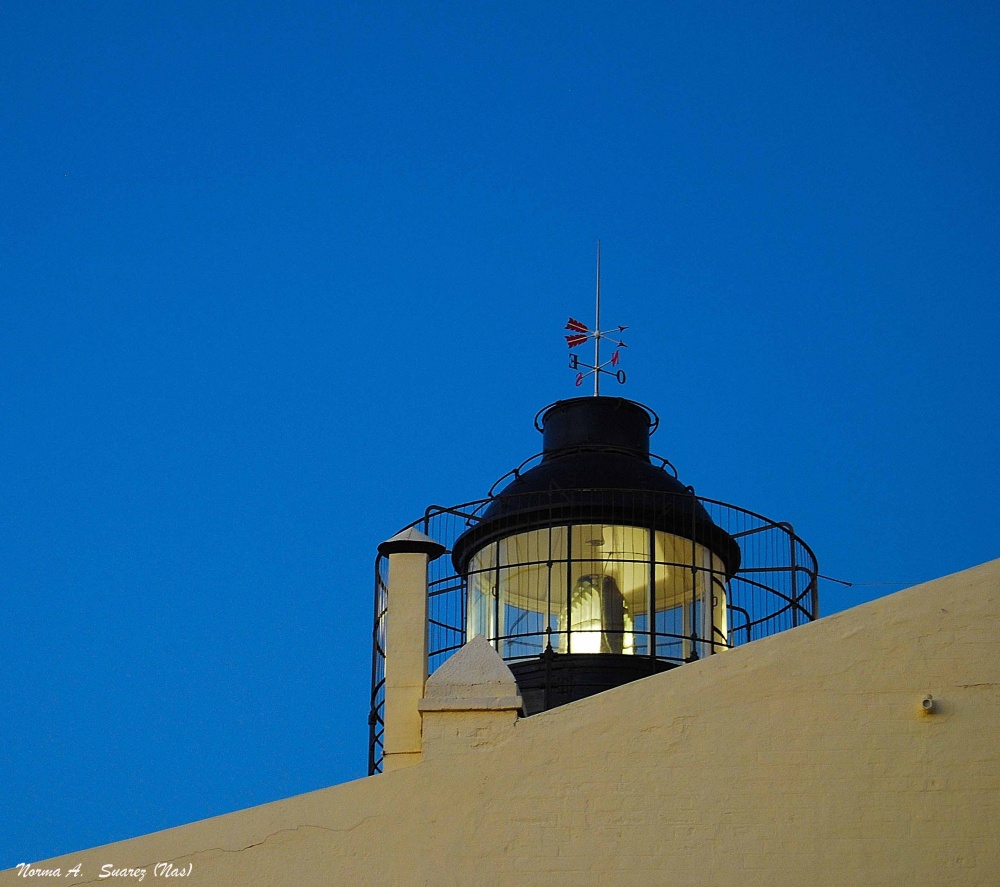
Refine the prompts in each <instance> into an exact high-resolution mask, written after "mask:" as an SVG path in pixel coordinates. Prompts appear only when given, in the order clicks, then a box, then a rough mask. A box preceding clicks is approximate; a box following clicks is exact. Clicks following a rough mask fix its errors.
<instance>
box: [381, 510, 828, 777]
mask: <svg viewBox="0 0 1000 887" xmlns="http://www.w3.org/2000/svg"><path fill="white" fill-rule="evenodd" d="M612 492H621V493H627V492H629V491H612ZM534 495H537V494H534ZM650 495H652V496H656V497H663V498H664V501H665V502H666V501H667V499H668V498H669V497H674V496H677V495H682V494H674V493H655V494H650V493H648V492H644V493H643V496H644V497H649V496H650ZM690 495H691V496H692V497H694V498H696V499H697V500H698V502H699V503H700V504H701V506H702V507H703V508H704V509H705V510H706V511H707V512H708V514H709V516H710V517H711V518H712V520H713V521H714V523H715V524H716V525H718V526H719V527H721V528H722V529H723V530H725V531H726V532H727V533H728V534H729V535H730V536H731V537H732V538H733V539H735V540H736V542H737V543H738V544H739V546H740V552H741V565H740V568H739V570H738V571H737V572H736V574H735V575H734V576H733V577H732V578H731V579H730V580H729V582H728V589H727V607H726V611H727V625H728V637H727V638H725V639H724V642H723V643H722V644H721V646H722V647H726V646H728V647H738V646H741V645H743V644H746V643H749V642H751V641H755V640H758V639H759V638H762V637H767V636H769V635H772V634H776V633H777V632H779V631H784V630H785V629H787V628H794V627H795V626H797V625H800V624H802V623H805V622H809V621H812V620H813V619H816V618H817V617H818V615H819V590H818V582H819V567H818V564H817V562H816V557H815V555H814V554H813V552H812V550H811V549H810V548H809V546H808V545H806V543H805V542H803V541H802V540H801V539H800V538H799V537H798V536H797V535H796V534H795V532H794V530H793V529H792V527H791V525H790V524H788V523H780V522H777V521H773V520H771V519H769V518H767V517H764V516H763V515H761V514H757V513H755V512H752V511H748V510H747V509H745V508H739V507H737V506H735V505H730V504H728V503H726V502H721V501H719V500H716V499H706V498H704V497H701V496H694V494H693V493H691V494H690ZM494 501H495V498H492V497H491V498H487V499H477V500H473V501H471V502H465V503H463V504H461V505H453V506H442V505H431V506H429V507H428V508H427V509H426V510H425V511H424V514H423V516H422V517H420V518H418V519H417V520H415V521H413V522H412V523H410V524H408V525H407V526H406V527H404V528H403V529H404V530H406V529H409V528H410V527H416V528H417V529H419V530H420V531H421V532H423V533H426V534H427V535H428V536H430V537H431V538H432V539H434V540H436V541H437V542H440V543H441V544H442V545H444V546H445V547H446V549H447V552H448V553H447V554H445V555H443V556H442V557H439V558H437V559H436V560H434V561H432V562H431V564H430V565H429V567H428V629H427V631H428V638H427V640H428V657H427V673H428V674H430V673H432V672H433V671H434V670H435V669H437V668H438V667H439V666H440V665H441V664H442V663H443V662H445V660H447V659H448V657H450V656H451V655H452V654H453V653H454V652H455V651H456V650H458V649H459V648H460V647H461V646H462V645H463V644H464V643H465V641H466V637H465V634H466V628H465V626H466V615H467V612H466V607H467V598H466V585H465V580H464V579H463V578H462V577H461V576H459V575H457V574H456V572H455V568H454V566H453V565H452V561H451V558H450V557H449V556H448V555H449V554H450V552H451V548H452V546H453V544H454V542H455V540H456V539H457V538H458V537H459V536H460V535H461V534H462V533H464V532H465V531H466V530H467V529H469V527H471V526H472V525H474V524H475V523H477V522H478V521H479V520H480V519H481V516H482V514H483V512H484V510H485V509H486V508H487V507H488V506H489V505H490V504H491V503H492V502H494ZM675 566H680V567H686V568H692V569H694V568H695V567H694V565H692V564H676V565H675ZM388 618H389V589H388V560H387V558H385V557H384V556H383V555H379V556H378V557H377V558H376V560H375V612H374V626H373V632H372V693H371V712H370V714H369V728H370V733H369V750H368V772H369V773H378V772H381V766H382V755H383V733H384V721H383V709H384V705H385V634H386V624H387V620H388ZM650 633H651V635H655V637H654V638H653V640H652V641H651V644H650V646H649V649H651V650H657V651H658V652H659V655H657V658H659V659H668V660H673V661H675V662H680V661H683V660H681V659H680V657H679V656H672V655H669V654H668V655H663V654H662V651H663V650H669V649H670V641H676V642H677V646H678V648H679V647H680V644H681V642H683V641H687V640H691V639H692V638H691V637H687V636H686V637H681V636H680V635H676V634H671V633H669V632H656V631H651V632H650ZM537 637H538V635H537V633H536V632H516V631H509V632H508V633H507V634H506V635H505V636H503V637H501V638H499V639H498V640H499V641H518V643H517V644H515V645H504V649H511V647H513V648H515V649H517V650H519V651H520V653H519V655H520V657H522V658H523V657H524V656H525V655H533V654H534V651H533V650H532V651H531V652H527V651H528V649H529V648H528V647H526V646H525V644H529V645H530V643H531V642H532V638H537ZM693 639H694V640H698V641H705V642H708V643H710V644H712V645H713V646H716V647H718V646H719V645H718V644H717V643H716V642H717V641H718V640H719V639H718V638H693ZM656 640H660V641H662V642H663V643H656V642H655V641H656ZM541 652H542V649H541V646H539V649H538V650H537V653H538V654H540V653H541ZM507 658H509V659H513V658H517V656H508V657H507Z"/></svg>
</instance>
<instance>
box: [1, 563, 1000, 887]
mask: <svg viewBox="0 0 1000 887" xmlns="http://www.w3.org/2000/svg"><path fill="white" fill-rule="evenodd" d="M998 638H1000V561H993V562H991V563H989V564H985V565H983V566H981V567H977V568H975V569H972V570H968V571H966V572H964V573H959V574H956V575H954V576H949V577H947V578H944V579H940V580H938V581H936V582H932V583H929V584H926V585H922V586H917V587H915V588H912V589H909V590H907V591H903V592H900V593H898V594H895V595H892V596H890V597H887V598H883V599H881V600H878V601H875V602H873V603H871V604H866V605H865V606H862V607H858V608H856V609H854V610H851V611H848V612H845V613H840V614H837V615H835V616H830V617H827V618H825V619H822V620H820V621H819V622H816V623H813V624H810V625H806V626H803V627H801V628H797V629H793V630H792V631H789V632H785V633H783V634H779V635H775V636H773V637H770V638H767V639H765V640H761V641H757V642H756V643H753V644H750V645H748V646H745V647H740V648H738V649H736V650H732V651H729V652H725V653H722V654H720V655H718V656H714V657H712V658H710V659H707V660H704V661H701V662H697V663H693V664H690V665H686V666H684V667H682V668H679V669H676V670H674V671H671V672H668V673H665V674H661V675H657V676H655V677H651V678H647V679H645V680H643V681H639V682H637V683H634V684H630V685H627V686H625V687H620V688H618V689H616V690H611V691H609V692H607V693H604V694H601V695H599V696H595V697H591V698H590V699H585V700H583V701H581V702H577V703H574V704H572V705H568V706H565V707H563V708H561V709H557V710H554V711H551V712H546V713H544V714H540V715H536V716H534V717H532V718H528V719H521V720H518V721H516V722H514V723H512V724H508V726H506V727H505V728H504V729H501V730H496V729H492V730H491V729H487V730H486V731H485V732H483V731H477V729H476V725H475V724H472V722H468V721H466V722H465V723H466V725H467V726H466V727H464V728H462V729H455V730H447V731H445V732H446V733H447V739H440V740H438V739H436V738H433V737H432V736H431V735H428V734H427V733H426V732H425V737H424V739H425V754H424V755H423V759H422V760H421V762H420V763H419V764H416V765H415V766H412V767H408V768H405V769H401V770H397V771H395V772H392V773H387V774H384V775H382V776H376V777H372V778H369V779H363V780H359V781H357V782H351V783H347V784H344V785H340V786H336V787H334V788H330V789H325V790H322V791H318V792H313V793H311V794H308V795H302V796H299V797H295V798H290V799H288V800H285V801H279V802H277V803H274V804H269V805H266V806H263V807H258V808H254V809H251V810H244V811H241V812H238V813H233V814H230V815H228V816H222V817H218V818H216V819H210V820H205V821H203V822H198V823H194V824H192V825H187V826H182V827H180V828H176V829H171V830H169V831H165V832H159V833H157V834H153V835H148V836H145V837H141V838H136V839H134V840H131V841H125V842H122V843H118V844H112V845H108V846H106V847H101V848H97V849H94V850H88V851H83V852H80V853H73V854H69V855H67V856H65V857H61V858H60V859H57V860H51V861H49V862H46V863H36V864H35V865H36V866H38V867H45V868H54V867H61V869H62V870H63V872H65V871H66V869H67V868H69V867H70V866H73V865H76V864H78V863H79V864H80V865H81V869H82V873H81V876H80V877H79V878H75V879H72V878H71V879H70V880H72V881H73V882H74V883H76V884H81V883H91V882H95V881H98V876H99V874H100V872H101V866H102V865H105V864H112V865H114V866H116V867H119V868H120V867H126V866H129V867H140V868H141V867H145V868H147V869H148V874H147V878H146V880H147V881H158V879H157V878H154V875H153V870H152V866H153V865H154V864H156V863H158V862H165V861H168V860H172V861H174V864H175V865H178V866H187V865H189V864H190V865H191V867H192V869H191V874H190V876H189V877H188V878H186V879H185V880H183V881H173V882H172V883H175V884H178V883H180V884H189V885H220V887H223V885H225V887H251V885H261V887H263V885H289V887H312V885H342V884H343V885H366V884H372V885H376V884H377V885H396V884H398V885H425V884H426V885H434V887H445V885H453V884H454V885H472V884H490V885H536V884H537V885H546V887H563V885H565V887H576V885H591V884H592V885H601V887H611V885H614V887H627V885H643V887H649V885H663V884H670V885H688V884H692V885H693V884H699V885H702V884H709V885H729V884H732V885H741V887H751V885H760V887H765V885H766V887H773V885H789V887H792V885H794V887H803V885H810V887H814V885H830V887H853V885H864V887H878V885H906V887H911V885H927V887H943V885H952V884H954V885H959V884H960V885H996V884H998V883H1000V743H998V741H997V740H998V736H1000V655H998V649H1000V648H998ZM927 694H931V695H932V696H933V697H934V700H935V704H936V708H937V710H936V712H935V713H933V714H927V713H925V712H924V710H923V709H922V707H921V701H922V699H923V698H924V696H925V695H927ZM486 715H487V716H489V717H493V718H496V717H497V715H496V713H495V712H487V713H486ZM477 716H479V715H477V713H476V712H470V713H468V714H467V715H461V716H460V715H457V714H449V715H448V717H449V718H456V717H468V718H475V717H477ZM485 726H486V727H487V728H488V727H489V725H485ZM437 735H438V734H436V733H435V736H437ZM442 735H443V734H442ZM463 737H465V738H464V739H463ZM477 737H478V738H479V739H483V740H485V741H477ZM438 741H440V742H445V741H446V742H447V743H448V744H447V747H440V746H435V745H434V743H435V742H438ZM428 743H431V744H430V747H428ZM32 880H33V881H34V882H35V883H38V884H43V883H50V884H51V883H66V881H65V880H58V881H56V880H51V879H43V878H33V879H32ZM24 883H27V881H26V880H24V879H22V878H20V877H18V876H17V873H16V871H13V870H10V871H7V872H4V873H0V884H2V885H8V884H11V885H13V884H24ZM100 883H105V884H123V883H134V879H127V878H108V879H105V880H103V881H100Z"/></svg>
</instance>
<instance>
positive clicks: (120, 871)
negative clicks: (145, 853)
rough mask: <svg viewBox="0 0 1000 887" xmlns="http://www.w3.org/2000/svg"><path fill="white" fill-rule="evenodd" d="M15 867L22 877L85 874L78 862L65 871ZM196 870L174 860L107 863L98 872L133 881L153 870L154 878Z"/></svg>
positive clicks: (183, 875) (101, 877)
mask: <svg viewBox="0 0 1000 887" xmlns="http://www.w3.org/2000/svg"><path fill="white" fill-rule="evenodd" d="M15 868H16V869H17V874H18V876H19V877H21V878H71V879H72V878H79V877H80V876H81V875H82V874H83V865H82V864H81V863H77V864H76V865H74V866H72V867H71V868H68V869H66V870H65V871H64V870H63V869H62V868H54V869H49V868H44V867H42V866H36V865H31V864H30V863H27V862H19V863H18V864H17V865H16V866H15ZM193 871H194V863H192V862H189V863H188V864H187V865H174V863H172V862H158V863H157V864H156V865H154V866H152V869H150V867H149V866H145V867H135V866H123V865H115V864H114V863H110V862H108V863H105V864H104V865H102V866H101V870H100V871H99V872H98V873H97V879H98V880H99V881H103V880H105V879H106V878H125V879H128V880H132V881H143V880H145V878H146V875H147V874H149V873H150V872H152V875H153V877H154V878H186V877H188V876H189V875H190V874H191V872H193Z"/></svg>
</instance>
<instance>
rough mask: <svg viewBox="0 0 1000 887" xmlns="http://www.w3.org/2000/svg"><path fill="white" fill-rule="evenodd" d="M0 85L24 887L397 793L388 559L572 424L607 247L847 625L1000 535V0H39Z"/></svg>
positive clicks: (11, 727) (747, 498)
mask: <svg viewBox="0 0 1000 887" xmlns="http://www.w3.org/2000/svg"><path fill="white" fill-rule="evenodd" d="M0 99H2V108H3V113H2V115H0V126H2V128H3V137H2V140H0V152H2V153H0V161H2V162H0V197H2V200H0V207H2V210H0V309H2V311H0V320H2V322H0V380H2V388H0V409H2V413H0V480H2V487H0V488H2V490H3V495H2V497H0V565H2V569H0V608H2V609H0V615H2V618H3V621H4V623H5V630H4V643H3V644H2V645H0V675H2V677H0V705H2V708H3V710H4V711H5V712H6V714H7V717H6V718H5V728H4V730H3V731H2V732H0V782H2V783H3V785H4V787H5V793H6V796H7V798H8V801H9V803H7V804H4V805H3V807H2V809H0V868H6V867H9V866H12V865H14V864H16V863H18V862H21V861H31V860H37V859H41V858H45V857H48V856H51V855H55V854H57V853H66V852H70V851H73V850H76V849H80V848H83V847H87V846H92V845H95V844H101V843H106V842H109V841H112V840H118V839H122V838H126V837H131V836H134V835H137V834H143V833H146V832H149V831H153V830H156V829H161V828H165V827H169V826H173V825H179V824H181V823H184V822H189V821H192V820H195V819H200V818H203V817H206V816H211V815H215V814H220V813H225V812H228V811H231V810H234V809H238V808H242V807H246V806H249V805H252V804H259V803H263V802H266V801H271V800H276V799H278V798H282V797H287V796H289V795H293V794H297V793H300V792H304V791H309V790H312V789H316V788H321V787H324V786H328V785H332V784H335V783H338V782H342V781H345V780H348V779H352V778H355V777H360V776H362V775H363V774H364V768H365V761H366V741H367V726H366V715H367V697H368V691H369V687H368V682H369V676H370V675H369V670H370V646H369V636H370V629H371V611H372V563H373V559H374V556H375V546H376V545H377V543H378V542H379V541H381V540H382V539H384V538H386V537H388V536H390V535H392V533H394V532H395V531H396V530H397V529H399V527H400V526H402V525H404V524H406V523H408V522H409V521H410V520H412V519H414V518H416V517H417V516H419V514H420V513H421V512H422V510H423V508H424V507H425V506H426V505H428V504H431V503H457V502H462V501H466V500H469V499H474V498H477V497H479V496H481V495H484V494H485V493H486V491H487V490H488V489H489V487H490V485H491V484H492V482H493V480H494V479H495V478H497V477H499V476H500V475H501V474H503V473H505V472H506V471H507V470H508V469H510V468H511V467H513V466H514V465H516V464H518V463H519V462H520V461H521V460H522V459H524V458H525V457H527V456H529V455H530V454H532V453H534V452H536V451H537V450H538V449H540V439H539V437H538V435H537V433H536V432H535V431H534V430H533V429H532V427H531V420H532V417H533V416H534V414H535V412H536V411H537V410H538V409H539V408H540V407H542V406H544V405H546V404H548V403H550V402H552V401H554V400H557V399H559V398H564V397H570V396H574V395H575V394H576V393H577V391H576V390H575V389H574V388H573V385H572V381H573V374H572V373H571V371H570V370H569V369H568V368H567V367H566V349H565V344H564V343H563V340H562V338H561V336H562V326H563V324H564V323H565V321H566V318H567V316H568V315H570V314H573V315H575V316H578V317H581V318H582V319H584V320H589V318H590V312H591V311H592V300H593V286H594V280H593V276H594V251H595V244H596V241H597V240H598V239H600V240H601V241H602V243H603V271H604V274H603V288H602V294H603V307H604V317H605V319H607V320H608V321H609V322H610V323H614V324H618V323H621V324H627V325H629V326H630V327H631V329H630V330H629V336H628V339H627V341H628V343H629V346H630V347H629V349H628V351H627V352H626V353H625V356H624V366H625V368H626V370H627V372H628V375H629V382H628V384H627V385H626V386H625V387H624V388H623V389H619V390H617V391H615V392H614V393H623V394H625V395H627V396H630V397H633V398H634V399H636V400H639V401H641V402H643V403H647V404H649V405H650V406H652V407H653V408H654V409H655V410H656V411H657V412H658V413H659V414H660V416H661V427H660V429H659V431H658V432H657V435H656V437H655V438H654V440H653V449H654V451H655V452H657V453H659V454H661V455H663V456H666V457H668V458H669V459H670V460H671V461H672V462H673V463H674V464H675V465H676V466H677V467H678V470H679V471H680V476H681V478H682V479H683V480H684V481H685V482H686V483H690V484H693V485H694V486H695V487H696V489H697V490H698V492H699V493H702V494H703V495H706V496H711V497H714V498H719V499H723V500H726V501H729V502H733V503H735V504H737V505H740V506H742V507H745V508H748V509H751V510H754V511H758V512H761V513H763V514H766V515H768V516H770V517H772V518H774V519H776V520H786V521H790V522H791V523H793V524H794V526H795V528H796V530H797V531H798V532H799V534H800V535H801V536H802V537H803V538H804V539H805V540H806V541H807V542H808V543H809V544H810V545H811V546H812V547H813V549H814V550H815V552H816V554H817V556H818V558H819V561H820V566H821V570H822V572H823V573H825V574H827V575H830V576H835V577H838V578H842V579H845V580H849V581H852V582H855V583H858V585H856V586H855V587H851V588H845V587H840V586H837V585H834V584H831V583H826V584H825V585H824V587H823V589H822V597H821V606H822V609H823V611H824V612H827V613H829V612H832V611H836V610H840V609H843V608H846V607H849V606H853V605H855V604H858V603H860V602H863V601H865V600H868V599H871V598H873V597H876V596H879V595H881V594H884V593H887V592H889V591H892V590H895V589H897V588H900V587H903V586H904V585H907V584H911V583H915V582H918V581H923V580H927V579H931V578H935V577H937V576H940V575H943V574H946V573H949V572H954V571H956V570H959V569H962V568H965V567H969V566H973V565H975V564H978V563H981V562H983V561H986V560H989V559H991V558H994V557H997V556H1000V538H998V537H1000V534H998V532H997V529H996V506H995V501H996V495H997V491H998V468H997V458H996V454H997V425H998V421H1000V408H998V404H997V393H998V388H1000V386H998V382H1000V371H998V362H997V358H996V342H997V334H998V327H1000V323H998V321H1000V311H998V308H997V293H998V284H1000V226H998V222H1000V174H998V163H997V157H998V144H1000V11H998V7H997V6H996V4H991V3H985V2H980V3H974V2H959V3H953V4H931V3H920V2H917V3H886V4H870V3H855V2H844V3H840V4H833V5H830V4H826V5H823V4H803V3H790V2H789V3H766V2H765V3H757V4H735V3H725V2H705V3H698V4H693V3H691V4H674V3H665V2H658V3H638V2H636V3H622V4H604V3H572V4H569V3H552V4H528V3H518V2H514V3H510V2H509V3H503V4H501V3H494V2H479V3H469V2H463V3H458V2H455V3H423V4H416V3H406V4H400V3H398V2H386V3H378V4H375V3H368V4H365V3H360V4H359V3H330V2H324V3H302V2H293V3H273V2H257V3H219V2H211V0H208V2H205V0H202V2H199V3H171V4H150V3H126V2H74V3H61V4H44V5H40V4H37V3H31V2H19V0H11V2H7V3H5V4H4V5H3V8H2V9H0ZM869 583H890V584H888V585H878V584H869ZM892 583H895V584H892ZM845 655H850V653H849V651H847V652H846V653H845Z"/></svg>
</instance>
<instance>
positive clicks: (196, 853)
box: [73, 816, 375, 887]
mask: <svg viewBox="0 0 1000 887" xmlns="http://www.w3.org/2000/svg"><path fill="white" fill-rule="evenodd" d="M374 818H375V817H374V816H365V817H362V818H361V819H360V820H358V821H357V822H356V823H354V824H353V825H350V826H348V827H347V828H331V827H330V826H326V825H311V824H308V823H307V824H305V825H296V826H293V827H291V828H280V829H278V830H277V831H273V832H271V833H270V834H267V835H265V836H264V837H263V838H262V839H261V840H259V841H254V842H253V843H252V844H247V845H246V846H245V847H236V848H227V847H205V848H203V849H201V850H193V851H191V852H190V853H184V854H181V855H180V856H174V857H172V858H170V859H160V860H157V861H156V862H154V863H142V864H139V865H118V864H117V863H114V864H113V865H114V868H116V869H118V868H122V869H126V868H128V869H145V870H146V872H147V873H149V872H150V871H151V870H152V869H154V868H155V867H156V866H157V865H162V864H164V863H178V862H180V861H181V860H184V861H186V862H193V861H194V859H195V857H197V856H202V855H204V854H206V853H243V852H245V851H247V850H252V849H253V848H254V847H262V846H263V845H264V844H266V843H267V842H268V841H270V840H271V839H272V838H276V837H277V836H278V835H281V834H285V833H286V832H297V831H300V830H302V829H314V830H316V831H323V832H338V833H347V832H353V831H354V830H355V829H357V828H360V827H361V826H363V825H364V824H365V823H366V822H368V821H369V820H371V819H374ZM106 864H107V863H104V865H106ZM193 874H194V872H193V871H192V875H193ZM128 880H129V881H135V880H137V879H135V878H129V879H128ZM104 881H108V882H110V883H111V884H116V883H119V879H118V878H111V877H110V876H108V877H104V878H102V877H100V876H98V877H96V878H91V879H89V880H87V881H74V882H73V883H76V884H78V885H80V887H83V885H84V884H97V883H99V882H104Z"/></svg>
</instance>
